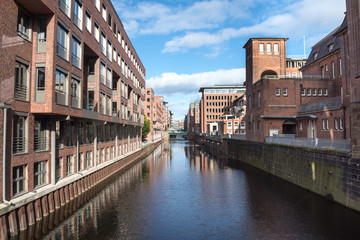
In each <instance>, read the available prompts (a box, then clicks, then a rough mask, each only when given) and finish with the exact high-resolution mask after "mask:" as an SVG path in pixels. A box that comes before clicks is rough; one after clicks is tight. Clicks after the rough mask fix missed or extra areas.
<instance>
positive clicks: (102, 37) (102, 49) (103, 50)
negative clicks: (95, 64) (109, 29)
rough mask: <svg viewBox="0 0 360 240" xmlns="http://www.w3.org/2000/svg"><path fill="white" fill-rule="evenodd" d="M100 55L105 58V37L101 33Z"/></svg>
mask: <svg viewBox="0 0 360 240" xmlns="http://www.w3.org/2000/svg"><path fill="white" fill-rule="evenodd" d="M101 53H102V54H104V55H105V56H106V35H105V33H103V32H101Z"/></svg>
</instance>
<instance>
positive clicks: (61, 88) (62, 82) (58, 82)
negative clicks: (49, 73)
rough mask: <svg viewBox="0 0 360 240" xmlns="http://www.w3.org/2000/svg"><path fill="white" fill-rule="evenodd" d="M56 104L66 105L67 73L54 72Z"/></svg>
mask: <svg viewBox="0 0 360 240" xmlns="http://www.w3.org/2000/svg"><path fill="white" fill-rule="evenodd" d="M55 93H56V103H58V104H62V105H66V104H67V73H64V72H62V71H60V70H56V79H55Z"/></svg>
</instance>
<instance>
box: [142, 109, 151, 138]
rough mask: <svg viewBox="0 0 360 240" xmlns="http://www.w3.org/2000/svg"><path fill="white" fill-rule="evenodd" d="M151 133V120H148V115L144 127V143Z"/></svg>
mask: <svg viewBox="0 0 360 240" xmlns="http://www.w3.org/2000/svg"><path fill="white" fill-rule="evenodd" d="M149 132H150V120H148V119H147V117H146V115H145V116H144V126H143V128H142V141H145V139H146V136H147V135H148V133H149Z"/></svg>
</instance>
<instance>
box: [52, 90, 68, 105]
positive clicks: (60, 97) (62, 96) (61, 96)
mask: <svg viewBox="0 0 360 240" xmlns="http://www.w3.org/2000/svg"><path fill="white" fill-rule="evenodd" d="M66 98H67V94H66V93H64V92H61V91H56V92H55V101H56V103H57V104H61V105H66Z"/></svg>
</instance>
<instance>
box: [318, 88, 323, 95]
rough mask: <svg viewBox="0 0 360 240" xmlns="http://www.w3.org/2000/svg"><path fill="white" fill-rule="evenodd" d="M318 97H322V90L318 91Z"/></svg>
mask: <svg viewBox="0 0 360 240" xmlns="http://www.w3.org/2000/svg"><path fill="white" fill-rule="evenodd" d="M318 96H322V88H319V89H318Z"/></svg>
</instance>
